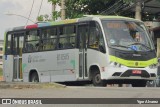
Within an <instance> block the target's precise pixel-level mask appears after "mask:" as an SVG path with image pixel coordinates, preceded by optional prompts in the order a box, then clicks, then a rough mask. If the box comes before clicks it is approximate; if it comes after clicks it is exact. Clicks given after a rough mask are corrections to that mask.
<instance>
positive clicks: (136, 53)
mask: <svg viewBox="0 0 160 107" xmlns="http://www.w3.org/2000/svg"><path fill="white" fill-rule="evenodd" d="M4 43H5V45H4V58H3V60H4V67H3V69H4V79H5V81H7V82H11V81H23V82H70V81H92V82H93V84H94V85H95V86H106V84H132V86H133V87H144V86H146V82H147V81H152V80H155V79H156V76H157V58H156V52H155V48H154V45H153V42H152V40H151V38H150V36H149V33H148V31H147V29H146V28H145V26H144V24H143V22H142V21H139V20H135V19H132V18H126V17H120V16H98V15H96V16H94V15H90V16H85V17H82V18H79V19H69V20H62V21H58V22H44V23H36V24H33V25H28V26H26V27H16V28H13V29H10V30H9V31H7V32H6V33H5V42H4Z"/></svg>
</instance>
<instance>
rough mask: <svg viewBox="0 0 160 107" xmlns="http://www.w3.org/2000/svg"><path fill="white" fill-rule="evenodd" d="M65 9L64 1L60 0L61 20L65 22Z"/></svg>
mask: <svg viewBox="0 0 160 107" xmlns="http://www.w3.org/2000/svg"><path fill="white" fill-rule="evenodd" d="M65 9H66V6H65V0H61V19H62V20H65V18H66V13H65Z"/></svg>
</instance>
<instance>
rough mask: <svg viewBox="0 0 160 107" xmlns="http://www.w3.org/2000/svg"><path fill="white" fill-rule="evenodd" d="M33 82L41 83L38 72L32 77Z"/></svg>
mask: <svg viewBox="0 0 160 107" xmlns="http://www.w3.org/2000/svg"><path fill="white" fill-rule="evenodd" d="M31 82H39V78H38V74H37V73H36V72H34V73H33V74H32V75H31Z"/></svg>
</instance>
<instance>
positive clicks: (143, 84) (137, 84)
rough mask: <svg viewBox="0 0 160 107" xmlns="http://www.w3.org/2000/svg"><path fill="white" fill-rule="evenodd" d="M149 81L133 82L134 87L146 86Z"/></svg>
mask: <svg viewBox="0 0 160 107" xmlns="http://www.w3.org/2000/svg"><path fill="white" fill-rule="evenodd" d="M146 84H147V81H136V82H134V83H132V87H146Z"/></svg>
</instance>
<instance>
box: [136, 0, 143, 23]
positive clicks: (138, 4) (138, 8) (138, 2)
mask: <svg viewBox="0 0 160 107" xmlns="http://www.w3.org/2000/svg"><path fill="white" fill-rule="evenodd" d="M141 6H142V2H141V0H136V9H135V18H136V19H139V20H141V19H142V15H141V12H142V7H141Z"/></svg>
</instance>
